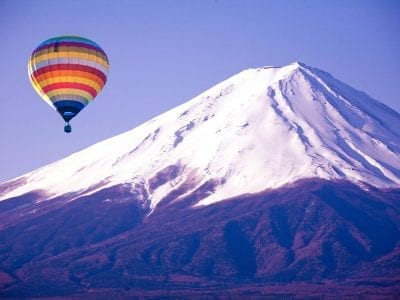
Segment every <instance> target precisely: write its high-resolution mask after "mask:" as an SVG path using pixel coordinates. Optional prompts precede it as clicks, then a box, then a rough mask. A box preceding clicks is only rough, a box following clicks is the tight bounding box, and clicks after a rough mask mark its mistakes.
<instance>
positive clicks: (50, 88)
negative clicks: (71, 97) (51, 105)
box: [42, 82, 97, 98]
mask: <svg viewBox="0 0 400 300" xmlns="http://www.w3.org/2000/svg"><path fill="white" fill-rule="evenodd" d="M57 89H78V90H83V91H86V92H88V93H89V94H90V95H92V96H93V98H94V97H96V95H97V92H96V90H95V89H94V88H92V87H90V86H88V85H86V84H82V83H77V82H59V83H52V84H49V85H46V86H44V87H43V88H42V91H43V92H45V93H47V92H50V91H53V90H57Z"/></svg>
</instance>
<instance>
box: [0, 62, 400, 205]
mask: <svg viewBox="0 0 400 300" xmlns="http://www.w3.org/2000/svg"><path fill="white" fill-rule="evenodd" d="M399 153H400V115H399V114H398V113H397V112H395V111H393V110H392V109H390V108H388V107H387V106H385V105H383V104H382V103H380V102H378V101H376V100H374V99H372V98H370V97H369V96H368V95H366V94H365V93H362V92H360V91H357V90H355V89H353V88H351V87H350V86H348V85H346V84H344V83H342V82H340V81H338V80H337V79H335V78H333V77H332V76H331V75H329V74H328V73H326V72H323V71H321V70H318V69H315V68H312V67H309V66H306V65H304V64H301V63H293V64H290V65H287V66H284V67H265V68H259V69H249V70H245V71H243V72H241V73H239V74H237V75H235V76H233V77H231V78H229V79H227V80H225V81H223V82H221V83H219V84H217V85H216V86H214V87H212V88H211V89H209V90H207V91H205V92H204V93H202V94H201V95H199V96H197V97H195V98H194V99H192V100H190V101H189V102H187V103H184V104H182V105H180V106H178V107H176V108H174V109H172V110H170V111H168V112H166V113H164V114H162V115H160V116H158V117H156V118H154V119H152V120H150V121H148V122H146V123H144V124H142V125H141V126H139V127H137V128H135V129H133V130H131V131H128V132H126V133H123V134H121V135H118V136H115V137H113V138H110V139H107V140H105V141H103V142H100V143H97V144H95V145H93V146H91V147H89V148H86V149H84V150H82V151H80V152H77V153H75V154H73V155H71V156H69V157H67V158H65V159H62V160H60V161H57V162H55V163H52V164H50V165H47V166H44V167H42V168H40V169H38V170H35V171H33V172H31V173H28V174H25V175H23V176H21V177H19V178H17V181H15V182H23V184H20V185H15V187H14V188H9V189H6V191H5V192H3V194H2V195H0V196H1V197H0V199H3V200H4V199H7V198H10V197H14V196H18V195H22V194H24V193H27V192H30V191H34V190H41V191H45V193H46V194H47V196H46V199H49V198H50V197H55V196H57V195H62V194H65V193H71V192H79V193H80V194H82V193H93V192H94V191H96V190H98V189H102V188H104V187H107V186H113V185H116V184H119V183H126V184H131V185H132V188H134V187H135V186H138V185H140V186H142V187H145V189H146V194H147V195H148V197H149V199H150V200H151V203H150V207H151V208H154V207H155V206H156V205H157V203H158V202H159V201H161V200H162V199H163V198H164V197H165V196H166V195H167V194H168V193H169V192H170V191H171V190H172V189H174V188H177V187H179V186H181V185H183V184H185V185H186V186H188V187H189V190H188V192H190V191H193V190H195V189H196V188H198V187H199V186H201V185H202V184H204V183H205V182H206V181H208V180H210V179H213V180H215V181H217V182H218V185H217V187H216V189H215V192H214V193H211V194H210V195H209V196H208V197H206V198H204V199H203V200H202V201H201V202H200V203H199V205H207V204H211V203H214V202H217V201H220V200H223V199H227V198H230V197H233V196H236V195H240V194H245V193H255V192H259V191H262V190H265V189H267V188H276V187H280V186H282V185H285V184H287V183H290V182H293V181H296V180H298V179H301V178H311V177H320V178H325V179H345V180H350V181H352V182H354V183H356V184H359V185H363V183H368V184H371V185H374V186H377V187H399V186H400V154H399ZM163 170H164V171H165V172H175V173H176V174H175V175H174V176H172V178H173V179H172V180H167V181H166V182H165V183H164V182H163V184H161V185H160V186H158V185H157V186H153V187H152V186H151V178H153V177H154V176H155V175H156V174H160V172H163Z"/></svg>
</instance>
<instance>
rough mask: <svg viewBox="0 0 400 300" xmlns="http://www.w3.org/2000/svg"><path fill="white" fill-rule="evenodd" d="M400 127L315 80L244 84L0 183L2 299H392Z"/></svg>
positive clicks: (268, 75) (308, 75)
mask: <svg viewBox="0 0 400 300" xmlns="http://www.w3.org/2000/svg"><path fill="white" fill-rule="evenodd" d="M399 128H400V116H399V114H398V113H396V112H395V111H393V110H391V109H390V108H388V107H386V106H385V105H383V104H381V103H379V102H378V101H376V100H373V99H371V98H370V97H368V96H367V95H365V94H364V93H362V92H359V91H357V90H355V89H353V88H351V87H349V86H347V85H345V84H344V83H342V82H340V81H338V80H336V79H334V78H333V77H332V76H331V75H329V74H327V73H325V72H323V71H321V70H318V69H315V68H311V67H308V66H305V65H304V64H300V63H294V64H291V65H288V66H284V67H280V68H277V67H265V68H260V69H250V70H246V71H243V72H241V73H239V74H237V75H235V76H233V77H231V78H229V79H227V80H226V81H224V82H222V83H220V84H218V85H216V86H215V87H213V88H211V89H209V90H208V91H206V92H204V93H203V94H201V95H199V96H198V97H196V98H194V99H192V100H191V101H189V102H187V103H185V104H183V105H181V106H179V107H176V108H175V109H172V110H170V111H168V112H166V113H164V114H162V115H160V116H158V117H156V118H154V119H152V120H150V121H148V122H146V123H144V124H143V125H141V126H139V127H137V128H135V129H133V130H131V131H129V132H126V133H124V134H121V135H118V136H115V137H113V138H110V139H108V140H105V141H103V142H100V143H98V144H96V145H93V146H91V147H89V148H87V149H85V150H83V151H80V152H78V153H75V154H73V155H71V156H69V157H67V158H65V159H62V160H60V161H57V162H55V163H53V164H50V165H47V166H44V167H43V168H41V169H38V170H35V171H33V172H31V173H28V174H25V175H23V176H21V177H19V178H16V179H14V180H11V181H9V182H5V183H3V184H0V197H1V198H0V199H1V200H2V201H0V298H1V297H6V298H37V297H56V296H58V297H60V296H61V297H78V298H82V297H83V298H100V299H102V298H124V299H125V298H147V297H150V298H163V297H165V296H166V295H168V296H170V297H171V298H188V299H192V298H226V297H230V296H232V297H233V298H246V299H247V298H249V297H250V298H252V297H253V298H254V297H256V298H257V297H260V298H265V297H267V298H268V297H271V296H272V297H274V296H276V297H278V298H279V296H282V297H288V294H290V295H299V297H300V298H302V297H303V298H304V297H310V295H314V296H315V297H317V298H321V297H326V296H327V295H330V296H332V297H336V298H337V297H339V298H340V297H342V296H343V297H344V296H349V297H350V298H354V297H357V296H360V297H363V296H365V295H369V296H371V297H373V298H374V297H375V298H382V297H387V298H388V297H389V298H390V297H393V296H397V295H399V294H400V266H399V261H400V203H399V199H400V156H399V155H400V154H399V153H400V132H399ZM228 198H231V199H228ZM44 200H49V201H44ZM222 200H225V201H222ZM210 204H212V205H210ZM277 283H278V284H277ZM361 295H362V296H361ZM343 297H342V298H343Z"/></svg>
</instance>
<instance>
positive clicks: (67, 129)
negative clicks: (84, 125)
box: [64, 124, 72, 133]
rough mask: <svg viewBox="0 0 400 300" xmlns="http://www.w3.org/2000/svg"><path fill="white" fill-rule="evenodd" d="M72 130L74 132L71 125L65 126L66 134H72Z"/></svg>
mask: <svg viewBox="0 0 400 300" xmlns="http://www.w3.org/2000/svg"><path fill="white" fill-rule="evenodd" d="M71 130H72V128H71V125H69V124H66V125H65V126H64V132H66V133H70V132H71Z"/></svg>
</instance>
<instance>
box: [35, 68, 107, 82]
mask: <svg viewBox="0 0 400 300" xmlns="http://www.w3.org/2000/svg"><path fill="white" fill-rule="evenodd" d="M58 70H75V71H83V72H88V73H92V74H94V75H96V76H98V77H100V78H101V79H102V80H103V81H104V83H106V81H107V77H106V75H105V74H104V73H103V72H101V71H100V70H99V69H96V68H93V67H89V66H84V65H78V64H54V65H50V66H45V67H42V68H40V69H37V70H36V71H35V72H33V73H32V76H33V77H34V78H35V77H37V76H39V75H42V74H45V73H47V72H51V71H58Z"/></svg>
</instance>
